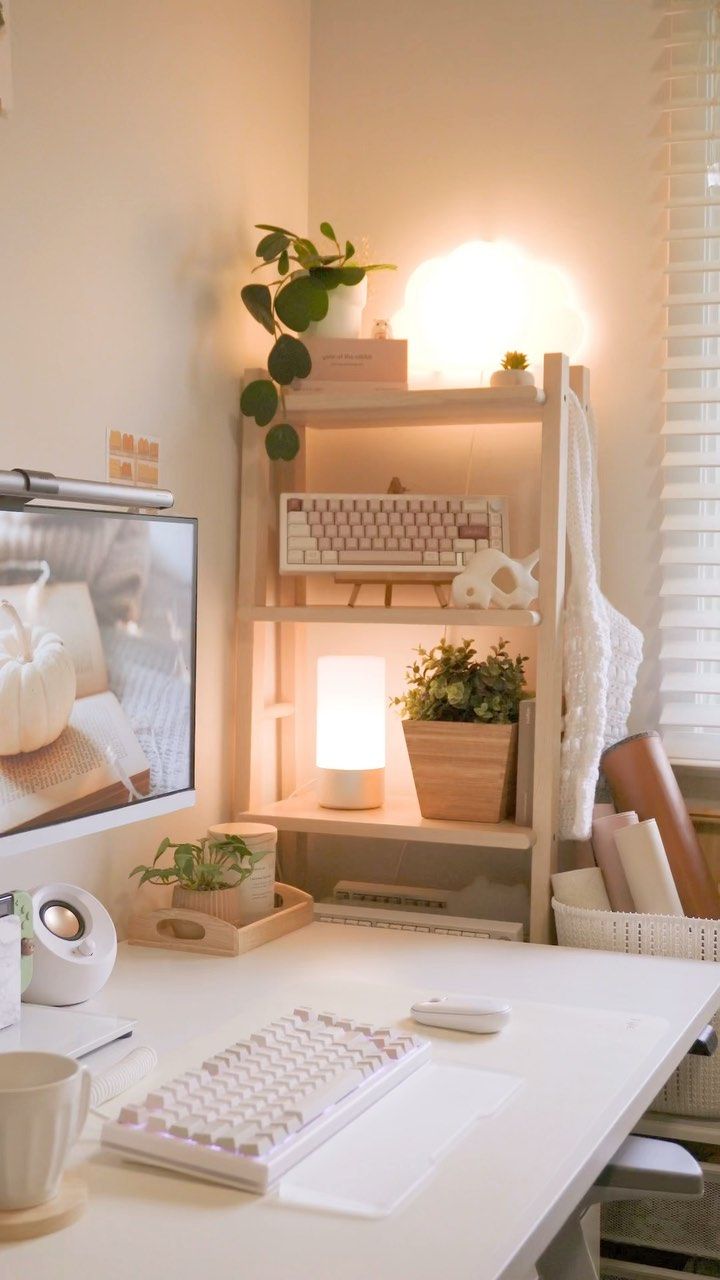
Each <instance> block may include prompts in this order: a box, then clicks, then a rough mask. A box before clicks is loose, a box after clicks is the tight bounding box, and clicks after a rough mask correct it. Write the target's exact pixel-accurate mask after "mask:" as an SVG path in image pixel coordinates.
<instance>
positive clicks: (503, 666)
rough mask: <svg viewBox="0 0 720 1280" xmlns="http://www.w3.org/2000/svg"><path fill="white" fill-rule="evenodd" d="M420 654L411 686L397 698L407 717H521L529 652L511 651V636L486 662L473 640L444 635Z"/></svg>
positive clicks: (498, 720)
mask: <svg viewBox="0 0 720 1280" xmlns="http://www.w3.org/2000/svg"><path fill="white" fill-rule="evenodd" d="M417 654H418V658H417V660H416V661H415V662H413V663H411V664H410V666H409V667H408V668H407V670H406V673H405V679H406V681H407V685H408V687H407V690H406V692H405V693H404V694H402V696H401V697H399V698H393V699H392V703H391V705H393V706H396V707H399V708H400V709H401V711H402V712H404V714H405V716H406V717H407V719H409V720H455V721H462V722H465V723H468V722H469V723H475V724H477V723H478V722H479V723H480V724H515V723H516V721H517V718H518V708H519V705H520V700H521V698H522V697H523V691H524V686H525V663H526V662H527V658H526V657H520V655H519V654H518V656H517V657H515V658H513V657H511V655H510V653H509V652H508V642H507V640H500V641H499V642H498V644H497V645H493V646H492V648H491V650H490V653H489V654H488V656H487V658H485V660H484V661H482V662H477V661H476V658H477V651H476V650H475V649H474V648H473V643H472V640H463V641H462V643H461V644H459V645H453V644H450V643H449V642H448V641H447V640H441V641H440V643H439V644H437V645H435V647H434V648H433V649H422V648H419V649H418V650H417Z"/></svg>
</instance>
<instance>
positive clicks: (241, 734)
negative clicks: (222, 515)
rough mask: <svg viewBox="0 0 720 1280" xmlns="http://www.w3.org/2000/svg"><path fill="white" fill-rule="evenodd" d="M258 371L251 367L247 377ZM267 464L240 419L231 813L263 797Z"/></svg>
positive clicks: (254, 433)
mask: <svg viewBox="0 0 720 1280" xmlns="http://www.w3.org/2000/svg"><path fill="white" fill-rule="evenodd" d="M254 376H257V375H256V374H255V373H254V371H251V370H249V371H248V372H247V374H246V381H250V380H252V378H253V377H254ZM270 510H271V502H270V483H269V464H268V459H267V456H266V454H265V447H264V436H263V433H262V432H261V431H259V430H258V427H257V425H256V424H255V422H254V421H253V419H252V418H245V417H241V419H240V516H239V550H238V589H237V607H238V616H237V621H236V632H235V633H236V637H237V642H236V659H235V696H234V712H235V716H234V718H235V758H234V762H233V779H232V796H233V814H234V815H235V814H238V813H243V812H245V811H246V810H247V809H249V808H250V807H251V805H252V804H253V803H258V802H259V801H260V799H261V796H260V794H259V791H260V787H259V778H260V760H259V756H258V752H257V751H255V752H254V751H253V730H255V731H257V728H258V726H259V723H260V718H261V716H262V710H263V688H264V678H263V676H264V642H265V640H266V631H267V627H266V625H265V624H257V626H256V624H255V623H254V622H253V621H252V612H251V611H252V609H254V608H256V607H257V605H258V604H265V603H266V590H267V559H268V525H269V519H270Z"/></svg>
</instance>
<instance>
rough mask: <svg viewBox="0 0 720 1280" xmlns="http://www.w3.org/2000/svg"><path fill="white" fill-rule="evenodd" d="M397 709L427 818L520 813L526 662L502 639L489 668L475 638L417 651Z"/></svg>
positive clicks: (486, 818)
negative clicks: (520, 718)
mask: <svg viewBox="0 0 720 1280" xmlns="http://www.w3.org/2000/svg"><path fill="white" fill-rule="evenodd" d="M417 652H418V658H417V660H416V661H415V662H413V663H412V664H411V665H410V666H409V667H408V668H407V672H406V680H407V685H408V688H407V690H406V691H405V693H404V694H402V696H401V697H399V698H393V700H392V702H393V705H394V706H397V707H399V708H400V711H401V713H403V714H404V716H405V719H404V720H403V730H404V732H405V742H406V745H407V749H408V755H409V756H410V765H411V767H412V772H413V778H414V781H415V789H416V791H417V796H418V802H419V805H420V812H421V814H422V815H423V817H424V818H444V819H451V820H453V821H459V822H501V821H502V819H503V818H505V817H507V815H508V813H509V812H510V811H511V810H512V809H513V808H514V803H515V784H516V780H517V732H518V730H517V721H518V708H519V704H520V700H521V698H522V696H523V689H524V684H525V663H526V662H527V658H524V657H520V656H519V655H518V656H517V657H515V658H513V657H511V655H510V653H509V652H508V642H507V641H506V640H500V641H499V643H498V644H497V645H494V646H493V648H492V649H491V650H490V653H489V654H488V656H487V658H486V659H485V660H484V662H478V661H477V654H476V650H475V649H474V648H473V644H472V641H471V640H463V641H462V643H461V644H459V645H453V644H449V643H448V641H446V640H441V641H440V643H439V644H438V645H436V646H435V647H434V648H433V649H430V650H429V651H428V650H425V649H418V651H417Z"/></svg>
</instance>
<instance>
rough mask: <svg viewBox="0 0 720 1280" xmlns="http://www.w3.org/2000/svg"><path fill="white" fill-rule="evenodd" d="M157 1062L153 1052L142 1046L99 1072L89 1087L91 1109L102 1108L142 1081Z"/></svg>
mask: <svg viewBox="0 0 720 1280" xmlns="http://www.w3.org/2000/svg"><path fill="white" fill-rule="evenodd" d="M157 1062H158V1056H157V1054H156V1052H155V1050H154V1049H150V1048H148V1046H147V1045H142V1046H139V1047H138V1048H137V1049H133V1050H132V1052H131V1053H128V1054H126V1055H125V1057H124V1058H121V1060H120V1062H116V1063H115V1066H113V1067H108V1069H107V1071H101V1072H100V1073H99V1074H98V1075H96V1076H93V1082H92V1084H91V1086H90V1107H91V1109H95V1108H96V1107H102V1106H103V1105H104V1103H106V1102H109V1101H110V1099H111V1098H115V1097H117V1095H118V1094H119V1093H124V1092H125V1090H126V1089H129V1088H130V1087H131V1085H134V1084H137V1083H138V1082H139V1081H140V1080H144V1078H145V1076H147V1075H149V1074H150V1072H151V1071H153V1070H154V1069H155V1067H156V1066H157Z"/></svg>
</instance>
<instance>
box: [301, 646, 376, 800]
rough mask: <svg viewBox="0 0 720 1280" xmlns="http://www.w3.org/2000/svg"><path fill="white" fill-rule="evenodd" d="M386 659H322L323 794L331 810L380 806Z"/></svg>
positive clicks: (319, 752)
mask: <svg viewBox="0 0 720 1280" xmlns="http://www.w3.org/2000/svg"><path fill="white" fill-rule="evenodd" d="M385 710H386V696H385V659H384V658H374V657H366V656H361V657H357V656H355V655H353V656H347V657H325V658H318V666H317V738H316V747H315V751H316V756H315V760H316V764H317V768H318V775H319V776H318V786H317V796H318V801H319V803H320V804H321V805H322V806H323V808H325V809H378V808H379V807H380V805H381V804H382V802H383V799H384V795H385Z"/></svg>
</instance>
